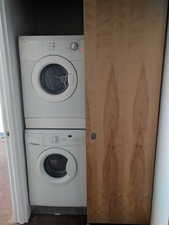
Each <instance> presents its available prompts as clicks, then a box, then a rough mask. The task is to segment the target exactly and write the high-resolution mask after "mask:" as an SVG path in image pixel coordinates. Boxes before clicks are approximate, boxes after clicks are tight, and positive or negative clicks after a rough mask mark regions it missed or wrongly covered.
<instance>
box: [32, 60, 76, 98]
mask: <svg viewBox="0 0 169 225" xmlns="http://www.w3.org/2000/svg"><path fill="white" fill-rule="evenodd" d="M77 82H78V79H77V72H76V70H75V68H74V66H73V65H72V63H71V62H70V61H68V60H67V59H65V58H63V57H61V56H46V57H43V58H41V59H40V60H39V61H38V62H37V63H36V64H35V66H34V68H33V71H32V84H33V87H34V89H35V91H36V92H37V94H38V95H39V96H40V97H42V98H43V99H44V100H46V101H50V102H60V101H64V100H66V99H68V98H70V97H71V96H72V94H73V93H74V91H75V90H76V87H77Z"/></svg>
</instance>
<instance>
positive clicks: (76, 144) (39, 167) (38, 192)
mask: <svg viewBox="0 0 169 225" xmlns="http://www.w3.org/2000/svg"><path fill="white" fill-rule="evenodd" d="M25 132H26V133H25V140H26V155H27V168H28V184H29V196H30V204H31V205H32V206H55V207H86V153H85V131H84V130H66V131H65V130H60V131H59V130H58V131H56V130H26V131H25Z"/></svg>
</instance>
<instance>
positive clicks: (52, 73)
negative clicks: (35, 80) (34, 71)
mask: <svg viewBox="0 0 169 225" xmlns="http://www.w3.org/2000/svg"><path fill="white" fill-rule="evenodd" d="M40 84H41V86H42V88H43V89H44V91H45V92H47V93H48V94H52V95H59V94H62V93H63V92H64V91H66V89H67V88H68V87H69V81H68V71H67V70H66V69H65V68H64V67H63V66H61V65H59V64H49V65H47V66H45V67H44V68H43V69H42V71H41V72H40Z"/></svg>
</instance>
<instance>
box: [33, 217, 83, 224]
mask: <svg viewBox="0 0 169 225" xmlns="http://www.w3.org/2000/svg"><path fill="white" fill-rule="evenodd" d="M86 224H87V222H86V217H85V216H50V215H33V216H32V218H31V220H30V222H29V225H86Z"/></svg>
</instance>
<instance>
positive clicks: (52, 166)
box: [44, 153, 68, 178]
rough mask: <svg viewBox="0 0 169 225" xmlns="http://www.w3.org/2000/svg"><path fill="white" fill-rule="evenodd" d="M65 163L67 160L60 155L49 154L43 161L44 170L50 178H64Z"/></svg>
mask: <svg viewBox="0 0 169 225" xmlns="http://www.w3.org/2000/svg"><path fill="white" fill-rule="evenodd" d="M67 161H68V159H67V158H66V157H65V156H63V155H61V154H56V153H55V154H51V155H49V156H47V158H46V159H45V160H44V170H45V172H46V173H47V174H48V175H49V176H51V177H54V178H61V177H65V176H66V175H67V171H66V164H67Z"/></svg>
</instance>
